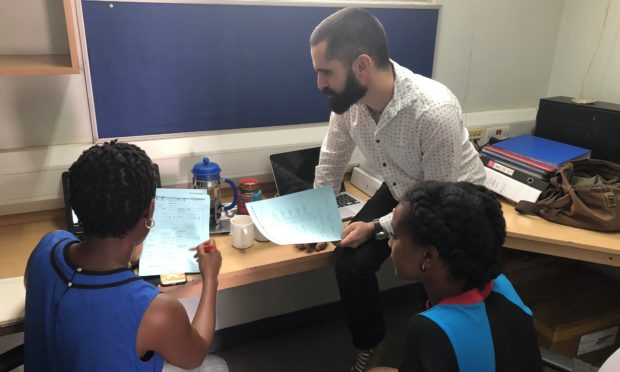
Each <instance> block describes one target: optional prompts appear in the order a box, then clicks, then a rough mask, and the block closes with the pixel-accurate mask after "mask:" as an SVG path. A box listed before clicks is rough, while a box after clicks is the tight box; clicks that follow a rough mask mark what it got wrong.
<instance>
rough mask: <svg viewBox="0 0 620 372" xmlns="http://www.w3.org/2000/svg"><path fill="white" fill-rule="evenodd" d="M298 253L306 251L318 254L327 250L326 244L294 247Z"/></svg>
mask: <svg viewBox="0 0 620 372" xmlns="http://www.w3.org/2000/svg"><path fill="white" fill-rule="evenodd" d="M295 246H296V247H297V248H298V249H299V250H300V251H306V252H308V253H312V252H320V251H322V250H324V249H325V248H327V243H306V244H296V245H295Z"/></svg>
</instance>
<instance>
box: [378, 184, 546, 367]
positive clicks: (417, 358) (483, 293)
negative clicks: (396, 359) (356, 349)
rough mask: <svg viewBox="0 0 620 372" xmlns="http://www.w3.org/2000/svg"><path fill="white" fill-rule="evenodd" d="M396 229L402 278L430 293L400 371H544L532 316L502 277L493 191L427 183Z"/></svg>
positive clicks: (405, 203) (411, 329)
mask: <svg viewBox="0 0 620 372" xmlns="http://www.w3.org/2000/svg"><path fill="white" fill-rule="evenodd" d="M392 227H393V228H394V235H393V236H392V237H391V239H390V241H389V245H390V248H391V250H392V259H393V262H394V266H395V271H396V275H397V276H398V277H399V278H401V279H407V280H416V281H419V282H421V283H422V285H423V286H424V289H425V291H426V294H427V295H428V301H427V304H426V308H427V310H426V311H423V312H421V313H419V314H417V315H415V316H413V318H412V319H411V321H410V322H409V326H408V332H407V337H406V341H405V342H406V344H405V348H404V353H405V355H404V358H403V360H402V363H401V365H400V366H399V368H398V371H401V372H409V371H416V372H417V371H461V372H485V371H520V372H521V371H528V372H533V371H542V359H541V356H540V351H539V349H538V341H537V338H536V332H535V330H534V325H533V322H532V312H531V310H530V309H529V308H528V307H527V306H525V304H524V303H523V301H521V299H520V298H519V296H518V294H517V293H516V291H515V290H514V288H513V287H512V284H511V283H510V281H508V279H507V278H506V277H505V276H504V275H503V274H501V265H500V262H499V257H500V251H501V249H502V245H503V243H504V240H505V238H506V222H505V220H504V216H503V214H502V210H501V207H500V205H499V203H498V201H497V200H496V198H495V196H494V195H493V194H491V192H490V191H488V190H487V189H486V188H485V187H484V186H478V185H474V184H471V183H467V182H458V183H449V182H437V181H426V182H421V183H419V184H417V185H416V186H414V187H413V188H412V189H410V190H409V191H408V192H407V193H406V195H405V197H404V198H403V199H402V200H401V201H400V203H399V204H398V206H397V207H396V208H395V209H394V218H393V220H392ZM371 371H373V372H379V371H394V369H392V368H386V367H377V368H374V369H372V370H371Z"/></svg>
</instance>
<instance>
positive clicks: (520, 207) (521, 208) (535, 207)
mask: <svg viewBox="0 0 620 372" xmlns="http://www.w3.org/2000/svg"><path fill="white" fill-rule="evenodd" d="M543 207H544V206H543V205H541V204H536V203H532V202H530V201H527V200H520V201H519V202H518V203H517V205H516V206H515V210H516V211H517V212H519V213H521V214H532V215H538V212H540V211H541V210H542V209H543Z"/></svg>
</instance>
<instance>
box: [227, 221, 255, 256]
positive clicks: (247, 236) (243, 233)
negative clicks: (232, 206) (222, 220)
mask: <svg viewBox="0 0 620 372" xmlns="http://www.w3.org/2000/svg"><path fill="white" fill-rule="evenodd" d="M230 237H231V241H232V245H233V247H235V248H238V249H248V248H250V247H251V246H252V244H254V224H253V223H252V217H250V216H248V215H241V214H239V215H236V216H234V217H233V218H231V219H230Z"/></svg>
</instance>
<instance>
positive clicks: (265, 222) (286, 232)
mask: <svg viewBox="0 0 620 372" xmlns="http://www.w3.org/2000/svg"><path fill="white" fill-rule="evenodd" d="M246 205H247V208H248V212H249V213H250V216H251V217H252V220H253V221H254V224H255V225H256V227H257V228H258V229H259V230H260V232H261V233H263V235H265V237H266V238H267V239H269V240H271V241H272V242H274V243H276V244H298V243H318V242H333V241H338V240H340V234H341V233H342V220H341V218H340V213H338V205H337V204H336V197H335V196H334V192H333V190H332V189H331V188H329V187H321V188H318V189H312V190H307V191H302V192H297V193H294V194H290V195H285V196H281V197H278V198H273V199H266V200H261V201H256V202H251V203H248V204H246Z"/></svg>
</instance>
